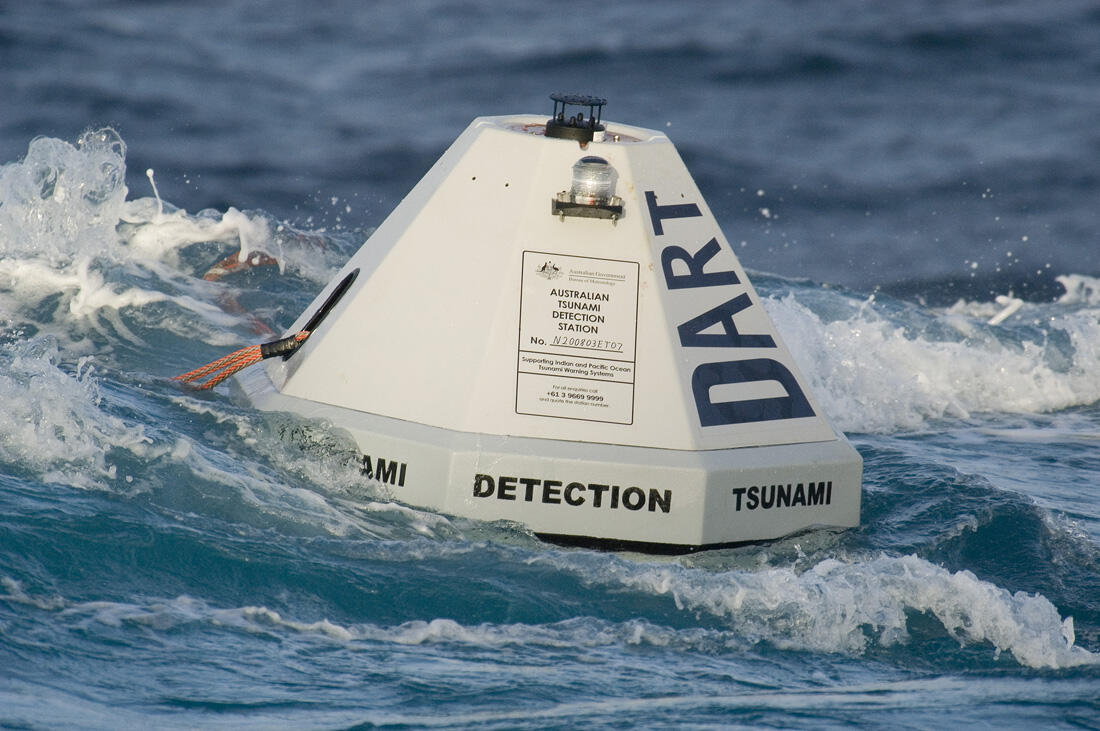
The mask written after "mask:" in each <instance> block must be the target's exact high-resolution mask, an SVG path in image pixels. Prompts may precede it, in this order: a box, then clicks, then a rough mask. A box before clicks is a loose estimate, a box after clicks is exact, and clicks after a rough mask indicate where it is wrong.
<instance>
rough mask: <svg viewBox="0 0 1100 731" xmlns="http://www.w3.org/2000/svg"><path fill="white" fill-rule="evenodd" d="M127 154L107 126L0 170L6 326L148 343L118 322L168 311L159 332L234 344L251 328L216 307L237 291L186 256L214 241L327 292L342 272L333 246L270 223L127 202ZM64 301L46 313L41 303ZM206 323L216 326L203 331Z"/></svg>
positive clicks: (39, 146) (40, 144) (42, 144)
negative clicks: (208, 278) (184, 260)
mask: <svg viewBox="0 0 1100 731" xmlns="http://www.w3.org/2000/svg"><path fill="white" fill-rule="evenodd" d="M125 155H126V145H125V143H124V142H123V141H122V139H121V138H120V137H119V136H118V134H117V133H116V132H115V131H114V130H112V129H109V128H107V129H101V130H96V131H91V132H87V133H85V134H84V135H82V136H81V138H80V140H79V141H78V142H77V143H76V144H75V145H73V144H69V143H68V142H64V141H62V140H57V139H50V138H38V139H35V140H34V141H32V142H31V144H30V146H29V147H28V151H27V155H26V156H25V157H24V159H22V160H20V161H18V162H13V163H10V164H6V165H4V166H2V167H0V322H3V320H4V319H5V318H6V319H8V320H10V321H16V322H17V321H19V320H26V319H31V320H33V321H34V322H35V325H36V326H37V327H38V328H39V329H44V330H45V331H49V332H52V333H54V334H56V335H58V336H59V337H61V338H62V339H63V340H64V339H66V338H67V337H71V336H72V333H67V332H66V328H70V329H71V328H72V327H73V326H75V327H76V328H77V331H78V332H79V329H80V328H90V329H91V330H92V331H94V332H98V333H100V334H102V335H104V336H106V337H107V338H109V339H111V338H114V337H116V336H118V337H121V338H123V339H124V340H129V341H131V342H140V338H138V337H137V336H136V335H135V334H134V333H133V332H131V330H130V328H128V327H127V326H126V325H125V324H124V322H123V320H122V318H121V317H120V316H119V312H120V311H122V310H124V309H129V310H130V311H131V312H133V311H135V310H138V311H140V310H144V309H147V308H148V306H149V305H152V304H155V303H168V304H169V307H168V308H167V310H165V312H166V313H167V314H162V315H161V317H164V318H165V319H164V321H163V322H160V323H152V326H154V327H158V326H159V327H162V328H163V329H165V330H168V331H172V332H176V333H177V334H181V335H183V334H187V335H190V336H192V337H201V338H202V339H204V340H206V341H208V342H212V343H216V344H226V343H229V342H233V340H234V339H233V338H232V337H231V336H230V335H229V333H230V332H231V331H232V330H233V329H234V328H236V327H240V326H241V325H242V323H243V322H245V318H243V317H242V316H241V315H240V314H236V313H235V314H229V313H227V312H226V311H224V310H223V309H221V307H220V306H218V305H216V304H214V303H215V302H216V301H217V300H218V298H219V296H221V295H223V294H224V292H225V288H226V285H224V284H217V283H210V282H204V281H202V280H201V276H202V275H203V274H204V273H205V271H206V267H209V266H211V265H213V264H215V263H216V260H214V259H212V260H211V261H210V262H208V263H205V264H200V270H199V271H191V270H189V268H188V267H187V266H184V265H183V264H181V262H180V252H181V251H182V250H184V249H186V248H187V247H189V246H191V245H193V244H196V243H203V242H214V243H220V244H223V245H224V247H225V249H223V251H225V252H229V251H233V250H234V249H236V251H237V256H238V260H239V261H242V262H246V261H257V262H258V261H260V260H261V254H268V255H270V256H271V257H273V258H274V260H275V262H277V263H278V265H279V269H280V272H283V271H286V270H287V269H288V268H289V269H293V270H294V271H295V272H296V273H298V274H299V275H301V276H305V277H307V278H311V279H313V280H316V281H317V282H318V283H324V282H326V281H327V280H328V278H329V277H331V275H332V273H333V272H334V271H335V269H336V267H337V266H338V265H339V263H340V262H338V261H335V259H336V258H337V256H336V253H337V252H335V251H329V250H327V249H326V246H325V242H324V240H322V239H320V238H318V237H315V236H310V235H307V234H301V233H299V232H297V231H294V230H292V229H290V228H289V227H288V226H286V225H282V224H274V223H272V222H271V221H270V219H268V218H267V217H265V216H263V215H259V214H247V213H244V212H242V211H239V210H237V209H235V208H229V209H228V210H227V211H225V212H224V213H218V212H214V211H203V212H201V213H199V214H196V215H192V214H189V213H187V212H186V211H183V210H180V209H176V208H174V207H172V206H171V205H170V204H165V203H164V202H163V201H161V200H160V199H159V197H157V198H155V199H154V198H138V199H135V200H127V199H126V196H127V192H128V191H127V188H126V186H125V184H124V180H125V173H126V160H125ZM154 190H155V188H154ZM328 248H336V247H328ZM222 255H224V254H222ZM264 261H269V260H268V259H264ZM191 266H194V265H191ZM139 281H140V282H141V283H140V284H139V283H138V282H139ZM54 300H56V305H54V306H53V307H52V308H51V310H52V311H51V312H49V313H43V312H42V308H41V306H40V305H41V304H42V303H44V302H52V301H54ZM31 313H33V315H32V314H31ZM44 314H49V319H48V320H45V321H43V319H42V317H43V315H44ZM196 317H197V318H198V319H199V321H201V322H204V323H205V324H206V325H207V326H206V327H201V328H195V327H194V324H195V318H196ZM78 341H79V337H77V338H76V340H75V342H78ZM67 345H68V344H67Z"/></svg>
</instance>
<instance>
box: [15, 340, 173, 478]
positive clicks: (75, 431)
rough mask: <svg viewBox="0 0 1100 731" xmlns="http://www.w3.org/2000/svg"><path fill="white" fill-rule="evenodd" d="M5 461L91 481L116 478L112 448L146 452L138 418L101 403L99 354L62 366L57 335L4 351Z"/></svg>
mask: <svg viewBox="0 0 1100 731" xmlns="http://www.w3.org/2000/svg"><path fill="white" fill-rule="evenodd" d="M0 401H2V402H3V403H4V408H3V409H0V460H2V461H4V462H7V463H11V464H19V465H21V466H22V467H23V468H25V469H26V468H29V469H33V470H37V471H38V472H39V474H40V476H41V477H42V479H45V480H47V481H50V482H58V483H62V484H68V485H73V486H77V487H89V486H92V485H93V484H97V482H98V481H99V480H101V479H102V478H104V477H106V478H113V477H115V466H114V465H113V464H112V462H111V460H110V459H109V458H108V454H109V453H110V451H111V450H113V449H122V450H126V451H129V452H131V453H133V454H135V455H139V456H143V457H148V456H149V455H150V454H151V451H150V444H151V440H150V439H149V438H148V437H147V436H146V435H145V430H144V429H143V427H142V426H141V425H138V424H130V423H127V422H126V421H124V420H122V419H120V418H118V417H116V416H113V415H111V414H109V413H106V412H105V411H104V410H103V409H102V408H101V397H100V393H99V384H98V382H97V380H96V378H95V365H94V361H93V360H91V359H89V358H81V359H80V361H79V362H78V363H77V364H76V368H75V371H74V372H68V371H67V370H65V369H63V368H62V367H60V365H59V354H58V348H57V342H56V340H55V339H54V338H51V337H38V338H34V339H32V340H29V341H26V342H23V343H18V344H16V345H13V346H11V347H10V348H7V349H4V350H3V351H0Z"/></svg>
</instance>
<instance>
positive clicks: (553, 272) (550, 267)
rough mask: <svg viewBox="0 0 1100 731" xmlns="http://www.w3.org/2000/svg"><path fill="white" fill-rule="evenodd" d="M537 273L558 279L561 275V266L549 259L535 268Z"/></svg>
mask: <svg viewBox="0 0 1100 731" xmlns="http://www.w3.org/2000/svg"><path fill="white" fill-rule="evenodd" d="M535 274H538V275H539V276H540V277H543V278H545V279H557V278H559V277H560V276H561V268H560V267H559V266H558V265H556V264H555V263H554V262H553V261H551V260H549V259H547V260H546V261H545V262H543V263H542V264H540V265H539V266H538V268H537V269H535Z"/></svg>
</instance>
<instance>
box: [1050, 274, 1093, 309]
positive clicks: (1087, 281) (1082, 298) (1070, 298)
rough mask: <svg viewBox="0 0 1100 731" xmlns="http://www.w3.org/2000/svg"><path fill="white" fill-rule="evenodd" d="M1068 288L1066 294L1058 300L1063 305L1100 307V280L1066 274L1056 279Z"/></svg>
mask: <svg viewBox="0 0 1100 731" xmlns="http://www.w3.org/2000/svg"><path fill="white" fill-rule="evenodd" d="M1055 278H1056V279H1057V280H1058V282H1059V283H1060V284H1061V285H1062V286H1063V287H1065V288H1066V293H1065V294H1063V295H1062V296H1061V297H1059V298H1058V303H1059V304H1063V305H1089V306H1092V307H1096V306H1098V305H1100V278H1098V277H1087V276H1084V275H1082V274H1065V275H1062V276H1059V277H1055Z"/></svg>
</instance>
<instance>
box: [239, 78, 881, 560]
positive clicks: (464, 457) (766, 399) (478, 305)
mask: <svg viewBox="0 0 1100 731" xmlns="http://www.w3.org/2000/svg"><path fill="white" fill-rule="evenodd" d="M552 98H553V99H554V102H555V109H554V115H553V117H552V118H551V119H549V120H547V119H546V118H545V117H539V116H531V115H516V116H501V117H482V118H479V119H475V120H474V121H473V122H472V123H471V124H470V126H469V127H468V128H467V129H466V131H465V132H463V133H462V135H461V136H459V138H458V139H457V140H456V141H455V142H454V144H452V145H451V147H450V148H449V149H448V150H447V151H446V153H444V155H443V156H442V157H441V158H440V159H439V161H438V162H437V163H436V164H435V165H434V166H433V167H432V169H431V170H429V171H428V173H427V174H426V175H425V176H424V178H423V179H422V180H421V181H420V182H419V183H418V184H417V185H416V186H415V187H414V188H413V190H412V191H411V192H410V193H409V195H408V196H407V197H406V198H405V199H404V200H403V201H402V202H401V203H400V205H398V206H397V208H396V209H395V210H394V211H393V212H392V213H391V214H390V216H389V217H388V218H387V219H386V220H385V221H384V222H383V224H382V225H381V226H380V227H379V228H378V230H377V231H376V232H375V233H374V234H373V235H372V236H371V238H370V240H369V241H367V242H366V243H365V244H364V245H363V247H362V248H361V249H360V250H359V251H358V252H357V253H356V254H355V255H354V256H353V257H352V258H351V259H350V260H349V261H348V263H347V264H346V265H345V266H344V268H343V270H342V271H341V272H340V273H339V274H338V275H337V276H336V277H335V278H334V279H333V281H332V282H331V283H330V284H329V285H328V286H327V287H326V288H325V290H324V291H323V292H322V293H321V294H320V295H319V296H318V297H317V299H316V300H315V301H314V303H313V304H312V305H311V306H310V307H309V308H308V309H307V310H306V311H305V312H304V313H303V314H302V315H301V317H300V318H299V319H298V321H297V322H296V323H295V324H294V325H293V327H292V328H291V329H290V330H289V332H291V333H294V332H298V331H300V330H308V331H309V332H310V333H311V334H310V336H309V338H308V340H306V341H305V342H304V343H303V344H302V346H301V347H300V348H299V349H298V350H297V351H295V352H294V353H292V354H291V355H289V356H287V357H285V358H273V359H271V360H270V361H268V363H267V365H266V366H265V367H263V368H255V369H253V370H252V371H248V372H244V373H242V374H241V375H239V376H237V382H238V384H239V385H240V387H241V388H242V389H243V392H244V394H245V395H246V397H247V398H248V399H249V401H250V402H252V403H253V404H255V405H256V406H257V407H259V408H262V409H269V410H283V411H290V412H295V413H298V414H302V415H304V416H307V417H319V418H324V419H327V420H328V421H330V422H331V423H332V424H334V425H336V426H338V427H341V428H343V429H346V430H347V431H348V432H349V433H350V434H351V435H352V436H353V437H354V439H355V441H356V443H357V444H358V446H359V449H360V451H361V452H362V458H361V459H362V472H363V475H364V479H367V480H373V481H375V482H377V483H380V484H381V485H382V486H384V487H385V488H386V489H388V491H389V493H390V494H391V495H392V497H393V499H395V500H398V501H400V502H404V503H407V504H410V505H415V506H421V507H426V508H430V509H434V510H439V511H442V512H445V513H450V514H454V515H461V516H467V517H471V518H478V519H484V520H510V521H517V522H520V523H523V524H525V525H526V526H528V527H529V528H530V529H531V530H532V531H534V532H535V533H537V534H539V535H541V536H544V537H546V538H548V539H550V540H554V541H558V542H566V543H577V544H597V545H606V546H612V547H627V548H636V549H639V550H651V551H661V552H676V551H690V550H695V549H698V548H706V547H714V546H720V545H728V544H733V543H740V542H747V541H759V540H767V539H774V538H778V537H782V536H784V535H788V534H791V533H794V532H797V531H802V530H806V529H809V528H814V527H825V526H828V527H851V526H856V525H858V524H859V510H860V491H861V478H862V460H861V459H860V456H859V454H858V453H857V452H856V451H855V450H854V449H853V448H852V446H851V445H850V444H849V443H848V441H847V440H846V439H845V438H844V437H843V435H841V434H839V433H838V432H837V431H836V430H835V429H833V428H832V426H830V424H829V422H828V421H827V419H826V417H825V415H824V414H823V413H822V412H821V408H820V407H819V405H818V404H817V403H816V401H815V400H814V397H813V395H812V394H811V393H810V391H809V389H808V388H807V385H806V382H805V380H804V378H803V377H802V376H801V374H800V373H799V372H798V369H797V367H796V366H795V363H794V360H793V359H792V357H791V354H790V352H789V351H788V349H787V347H786V345H784V344H783V342H782V341H781V340H780V338H779V335H778V333H777V332H776V330H775V326H774V325H773V323H772V322H771V320H770V318H769V317H768V315H767V313H766V312H765V311H764V308H763V307H762V306H761V304H760V299H759V297H758V296H757V294H756V291H755V290H754V289H753V287H752V285H751V284H750V283H749V280H748V278H747V277H746V276H745V271H744V269H742V267H741V264H740V263H739V262H738V260H737V257H736V256H735V255H734V253H733V250H732V249H731V247H730V245H729V243H728V241H727V240H726V237H725V236H724V235H723V233H722V231H721V230H720V229H719V227H718V224H717V222H716V221H715V219H714V216H713V215H712V214H711V212H710V210H709V209H708V207H707V205H706V202H705V201H704V200H703V197H702V196H701V195H700V193H699V190H698V188H697V187H696V186H695V183H694V181H693V180H692V178H691V175H690V174H689V173H688V171H687V169H686V167H685V165H684V163H683V161H682V160H681V159H680V156H679V155H678V154H677V152H676V149H675V147H674V146H673V144H672V142H670V141H669V139H668V137H666V136H665V135H664V134H663V133H661V132H656V131H653V130H648V129H641V128H638V127H631V126H628V125H623V124H617V123H613V122H607V123H604V122H603V121H602V120H601V119H600V112H601V110H602V106H603V104H604V101H603V100H602V99H597V98H593V97H578V96H562V95H554V96H553V97H552ZM571 107H573V108H576V107H579V108H580V110H581V111H580V112H579V113H578V115H576V116H570V115H569V112H570V111H571V109H570V108H571ZM586 107H587V111H588V114H587V116H586V115H585V114H584V109H585V108H586Z"/></svg>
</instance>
